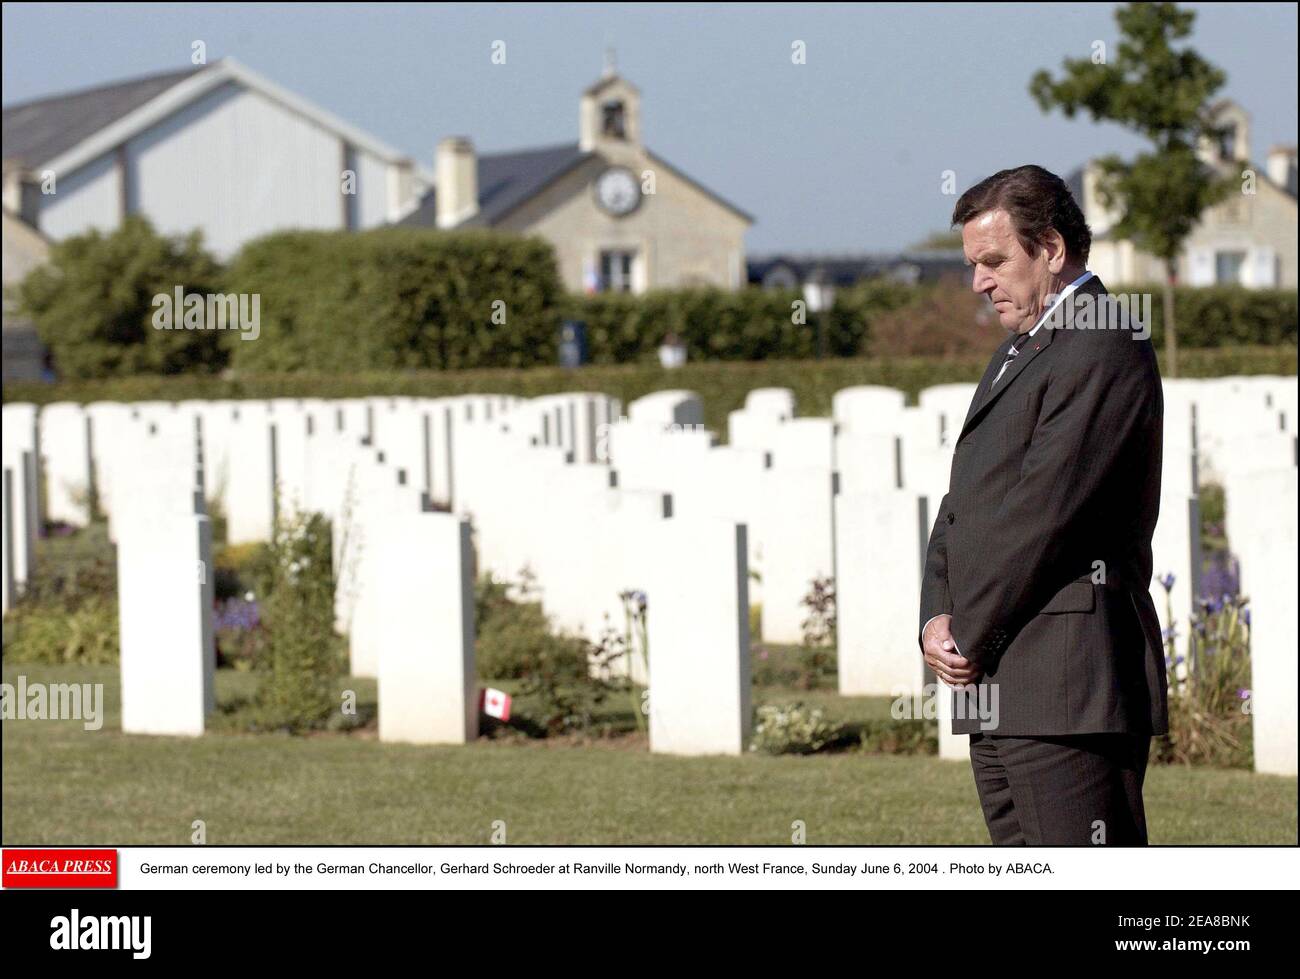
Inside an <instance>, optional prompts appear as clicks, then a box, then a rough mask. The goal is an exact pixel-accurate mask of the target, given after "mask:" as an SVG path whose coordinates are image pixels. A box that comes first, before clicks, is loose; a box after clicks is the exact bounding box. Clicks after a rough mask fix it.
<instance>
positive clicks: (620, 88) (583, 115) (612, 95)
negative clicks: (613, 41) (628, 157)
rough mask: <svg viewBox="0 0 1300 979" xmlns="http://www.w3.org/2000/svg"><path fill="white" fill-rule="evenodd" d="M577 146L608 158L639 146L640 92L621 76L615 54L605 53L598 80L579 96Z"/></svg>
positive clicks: (637, 148) (610, 51) (636, 148)
mask: <svg viewBox="0 0 1300 979" xmlns="http://www.w3.org/2000/svg"><path fill="white" fill-rule="evenodd" d="M578 145H579V147H580V148H581V149H582V150H583V151H584V152H588V153H589V152H592V151H593V150H601V151H603V152H607V153H609V154H610V155H611V156H620V155H622V152H621V151H622V150H624V149H625V148H630V149H633V150H639V149H640V147H641V93H640V92H639V91H637V89H636V86H634V85H633V84H632V83H631V82H629V81H627V80H626V79H624V78H622V77H620V75H619V74H618V70H617V69H616V68H615V65H614V52H613V51H612V50H609V51H606V52H605V70H604V71H603V72H602V73H601V76H600V80H599V81H597V82H596V83H595V84H594V85H592V86H590V87H589V88H588V89H587V90H586V91H585V92H583V93H582V99H581V101H580V102H579V105H578Z"/></svg>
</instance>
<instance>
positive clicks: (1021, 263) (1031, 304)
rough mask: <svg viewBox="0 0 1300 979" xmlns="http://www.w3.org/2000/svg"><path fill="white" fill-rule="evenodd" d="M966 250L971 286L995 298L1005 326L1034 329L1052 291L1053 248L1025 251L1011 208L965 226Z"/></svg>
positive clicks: (988, 213)
mask: <svg viewBox="0 0 1300 979" xmlns="http://www.w3.org/2000/svg"><path fill="white" fill-rule="evenodd" d="M961 244H962V250H963V251H965V253H966V261H967V263H968V264H970V265H972V266H974V269H975V276H974V280H973V281H972V283H971V288H972V289H974V290H975V291H976V292H979V293H983V294H984V295H986V296H988V297H989V299H990V300H992V302H993V308H994V309H995V310H996V311H997V314H998V319H999V320H1000V321H1001V323H1002V325H1003V327H1005V328H1006V329H1007V330H1009V331H1011V332H1013V333H1023V332H1025V331H1026V330H1031V329H1033V326H1034V324H1035V323H1037V322H1038V318H1039V317H1040V316H1041V315H1042V314H1043V309H1044V308H1045V307H1046V305H1047V296H1048V294H1049V293H1050V292H1051V290H1052V271H1051V269H1050V267H1049V256H1048V249H1046V248H1039V249H1038V250H1037V253H1036V254H1035V255H1033V256H1031V255H1030V254H1029V253H1028V252H1027V251H1025V248H1024V246H1023V245H1022V244H1021V243H1020V238H1019V237H1018V236H1017V235H1016V231H1015V228H1014V227H1013V226H1012V224H1011V215H1009V214H1008V213H1007V212H1006V211H1003V210H996V211H985V212H984V213H983V214H978V215H976V216H975V217H974V218H972V219H971V220H970V221H967V222H966V223H965V224H963V225H962V226H961Z"/></svg>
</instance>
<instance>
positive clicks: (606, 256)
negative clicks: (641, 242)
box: [600, 251, 636, 292]
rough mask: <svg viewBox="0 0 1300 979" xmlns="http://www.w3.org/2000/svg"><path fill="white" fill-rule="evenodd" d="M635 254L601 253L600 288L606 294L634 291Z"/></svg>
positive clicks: (627, 252)
mask: <svg viewBox="0 0 1300 979" xmlns="http://www.w3.org/2000/svg"><path fill="white" fill-rule="evenodd" d="M635 258H636V253H635V252H629V251H604V252H601V253H600V287H601V289H602V290H603V291H605V292H631V291H632V263H633V261H634V260H635Z"/></svg>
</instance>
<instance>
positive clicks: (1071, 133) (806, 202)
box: [3, 3, 1297, 253]
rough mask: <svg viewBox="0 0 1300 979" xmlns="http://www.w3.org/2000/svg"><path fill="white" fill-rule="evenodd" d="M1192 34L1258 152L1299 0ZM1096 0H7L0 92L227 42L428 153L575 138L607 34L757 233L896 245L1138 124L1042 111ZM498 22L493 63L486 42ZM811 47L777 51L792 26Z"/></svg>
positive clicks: (1280, 96)
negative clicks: (1047, 81) (951, 182)
mask: <svg viewBox="0 0 1300 979" xmlns="http://www.w3.org/2000/svg"><path fill="white" fill-rule="evenodd" d="M1188 6H1190V7H1192V8H1193V9H1195V10H1196V11H1197V12H1198V19H1197V28H1196V33H1195V35H1194V38H1193V44H1194V45H1195V46H1196V47H1197V49H1198V50H1200V51H1201V53H1202V54H1204V55H1205V56H1207V57H1208V58H1209V59H1210V60H1212V61H1213V62H1215V63H1216V64H1218V65H1219V66H1220V67H1222V68H1223V69H1225V70H1226V71H1227V73H1228V84H1227V86H1226V88H1225V89H1224V92H1223V94H1224V95H1227V96H1229V97H1232V98H1235V99H1237V100H1238V101H1240V102H1242V103H1243V104H1244V105H1245V106H1246V108H1247V109H1248V111H1250V112H1251V113H1252V115H1253V117H1254V118H1253V129H1254V131H1253V134H1252V152H1253V155H1254V157H1255V158H1256V159H1257V160H1258V161H1261V162H1262V160H1263V158H1264V154H1265V153H1266V151H1267V149H1268V147H1269V146H1271V145H1273V144H1274V143H1290V144H1294V143H1295V142H1296V117H1297V104H1296V103H1297V97H1296V92H1297V34H1296V22H1297V21H1296V6H1295V5H1294V4H1247V3H1229V4H1189V5H1188ZM1112 11H1113V5H1110V4H1061V5H1056V4H1025V5H1016V4H1007V5H992V4H970V5H967V4H956V5H909V4H891V5H880V6H876V5H842V6H835V5H813V4H789V5H786V4H766V5H743V4H722V5H694V4H680V5H678V4H666V5H659V4H645V5H641V4H636V5H633V4H628V5H619V4H573V5H559V6H553V5H543V4H522V5H509V4H501V5H496V4H483V5H456V6H444V5H400V4H391V5H386V4H375V3H370V4H364V5H350V4H338V5H317V4H311V5H308V4H298V5H292V4H290V5H276V4H267V5H252V4H250V5H235V4H230V5H226V4H185V5H179V4H178V5H170V4H140V5H132V4H114V5H104V6H96V5H76V4H14V3H6V4H5V5H4V13H3V18H4V25H3V26H4V36H3V53H4V62H3V86H4V90H3V101H4V104H5V105H9V104H11V103H14V102H18V101H24V100H26V99H30V98H34V97H37V96H41V95H47V94H53V93H58V92H62V91H67V90H71V89H75V88H79V87H85V86H89V85H96V84H102V83H104V82H108V81H114V80H118V79H122V78H127V77H131V76H133V75H141V74H148V73H152V72H157V71H164V70H168V69H172V68H177V67H183V66H185V65H186V64H187V63H188V60H189V52H190V45H191V43H192V42H193V41H194V40H196V39H201V40H203V41H204V42H206V44H207V50H208V57H209V60H215V59H216V58H219V57H222V56H226V55H230V56H233V57H235V58H236V59H238V60H239V61H242V62H243V63H244V64H246V65H248V66H250V67H251V68H253V69H255V70H257V71H259V72H261V73H262V74H264V75H266V76H268V77H269V78H271V79H272V80H273V81H275V82H278V83H279V84H281V85H283V86H285V87H286V88H288V89H290V90H292V91H294V92H296V93H298V94H299V95H302V96H305V97H307V98H309V99H311V100H312V101H314V102H316V103H318V104H319V105H321V106H323V107H325V108H326V109H328V110H330V111H331V112H334V113H336V114H337V115H340V116H342V117H343V118H344V119H347V120H348V121H349V122H352V123H353V124H355V125H357V126H360V127H361V128H363V129H365V130H367V131H369V132H370V133H372V134H373V135H375V136H377V137H379V138H380V139H382V140H384V141H385V142H387V143H389V144H391V145H393V146H395V147H397V148H399V149H401V150H403V151H405V152H407V153H410V154H411V155H412V156H415V157H417V158H419V159H420V160H422V161H424V162H425V163H426V165H429V164H431V160H432V154H433V147H434V145H435V144H436V142H437V140H438V139H439V138H441V137H442V136H446V135H453V134H454V135H468V136H470V137H471V138H472V139H473V140H474V142H475V144H476V146H477V147H478V148H479V149H480V150H482V151H492V150H504V149H512V148H518V147H527V146H536V145H543V144H551V143H560V142H566V141H572V140H576V139H577V101H578V94H579V92H580V91H581V90H582V88H583V87H584V86H586V85H587V84H589V83H590V82H592V81H593V80H594V79H595V78H596V77H598V75H599V74H600V69H601V64H602V59H603V53H604V50H605V48H606V46H610V45H612V46H613V47H614V48H615V49H616V51H617V58H618V67H619V70H620V72H621V73H622V74H624V75H625V76H627V77H628V78H629V79H630V80H631V81H632V82H633V83H634V84H636V85H637V86H638V87H639V88H640V89H641V92H642V97H643V105H642V114H643V131H644V135H645V140H646V143H647V144H648V145H649V146H650V147H651V148H652V149H654V150H655V152H657V153H658V154H660V155H661V156H664V157H666V158H667V159H668V160H670V161H671V162H673V163H674V164H676V165H677V166H679V167H680V168H681V169H683V170H685V171H686V172H687V173H688V174H690V175H692V176H694V177H695V178H696V179H698V180H700V181H701V182H703V183H704V184H706V185H707V186H709V187H712V188H713V189H715V190H717V191H718V192H719V193H720V194H722V195H723V196H724V197H726V198H728V199H729V200H732V201H734V202H735V203H736V204H738V205H739V206H741V207H743V208H745V209H746V210H747V211H749V212H750V213H751V214H753V215H754V216H755V217H756V218H757V223H756V224H755V226H754V228H753V229H752V230H751V231H750V234H749V237H748V246H749V250H750V252H751V253H765V252H772V251H777V250H785V251H798V252H812V251H815V252H860V251H890V250H895V249H900V248H904V247H906V246H907V245H909V244H911V243H913V242H915V241H917V240H918V239H921V238H923V237H925V236H926V234H928V233H929V232H931V231H933V230H938V229H942V228H944V227H946V225H947V218H948V215H949V214H950V212H951V209H952V203H953V199H952V198H951V197H946V196H944V195H943V194H941V193H940V175H941V174H942V172H943V171H944V170H948V169H951V170H954V171H955V172H956V174H957V183H958V189H959V190H960V189H964V188H965V187H967V186H969V185H970V184H972V183H974V182H975V181H976V180H978V179H979V178H980V177H982V176H985V175H987V174H988V173H990V172H992V171H994V170H997V169H1001V168H1002V167H1005V166H1013V165H1016V164H1020V163H1027V162H1035V163H1040V164H1042V165H1043V166H1046V167H1048V168H1049V169H1052V170H1055V171H1057V172H1059V173H1062V174H1065V173H1066V172H1068V171H1069V170H1071V169H1073V168H1074V167H1075V166H1077V165H1078V164H1079V163H1081V162H1082V161H1083V160H1084V159H1086V158H1087V157H1089V156H1095V155H1098V154H1100V153H1103V152H1111V151H1114V152H1120V153H1130V152H1133V151H1134V150H1136V149H1137V148H1138V147H1139V146H1140V145H1141V144H1140V142H1139V141H1138V139H1137V138H1136V137H1134V136H1131V135H1129V134H1128V133H1126V132H1124V131H1123V130H1121V129H1119V128H1118V127H1116V126H1112V125H1104V126H1096V125H1094V124H1092V123H1090V122H1088V121H1086V120H1082V119H1077V120H1074V121H1067V120H1065V119H1064V118H1063V117H1062V116H1060V115H1059V114H1054V115H1051V116H1044V115H1043V114H1042V113H1041V112H1040V111H1039V110H1038V108H1037V106H1036V105H1035V104H1034V102H1033V101H1032V99H1031V98H1030V97H1029V95H1028V92H1027V84H1028V81H1029V78H1030V76H1031V75H1032V74H1033V72H1034V71H1035V70H1037V69H1038V68H1048V69H1051V70H1053V71H1055V70H1056V69H1058V68H1059V66H1060V63H1061V61H1062V59H1063V58H1065V57H1086V56H1087V55H1088V53H1089V50H1090V45H1091V43H1092V42H1093V41H1094V40H1103V41H1106V42H1107V44H1109V45H1112V46H1113V44H1114V41H1115V37H1116V29H1115V23H1114V19H1113V16H1112ZM496 40H504V41H505V42H506V64H504V65H494V64H492V62H491V57H490V56H491V46H492V43H493V42H494V41H496ZM795 40H802V41H804V42H806V44H807V52H808V54H807V63H806V64H804V65H793V64H791V59H790V50H791V43H792V42H793V41H795Z"/></svg>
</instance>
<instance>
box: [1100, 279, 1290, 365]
mask: <svg viewBox="0 0 1300 979" xmlns="http://www.w3.org/2000/svg"><path fill="white" fill-rule="evenodd" d="M1123 291H1124V292H1125V293H1126V294H1128V295H1134V294H1137V295H1142V294H1144V293H1149V294H1150V295H1151V320H1152V326H1151V340H1152V342H1153V343H1155V345H1156V347H1157V348H1158V349H1161V350H1163V349H1164V343H1165V332H1164V321H1165V316H1164V301H1163V295H1164V294H1163V292H1162V287H1161V286H1160V285H1159V284H1153V285H1134V286H1124V287H1123ZM1296 296H1297V293H1296V290H1294V289H1247V288H1245V287H1243V286H1179V287H1177V288H1176V289H1174V320H1175V322H1176V323H1177V324H1178V346H1179V347H1180V348H1183V347H1187V348H1191V347H1196V348H1207V347H1231V346H1235V345H1237V344H1251V345H1257V346H1275V345H1278V344H1290V345H1291V346H1293V347H1294V346H1295V345H1296V323H1297V305H1296ZM1180 360H1181V358H1180ZM1180 366H1181V363H1180Z"/></svg>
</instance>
